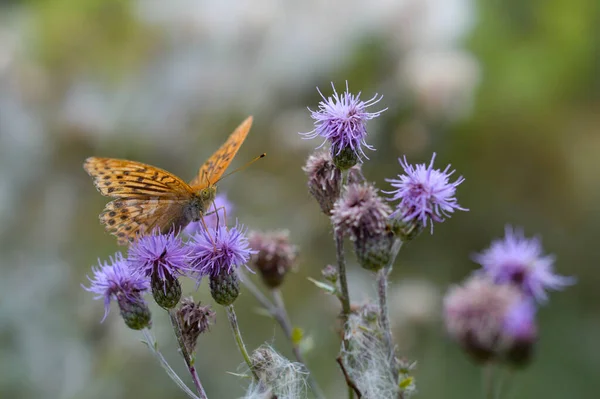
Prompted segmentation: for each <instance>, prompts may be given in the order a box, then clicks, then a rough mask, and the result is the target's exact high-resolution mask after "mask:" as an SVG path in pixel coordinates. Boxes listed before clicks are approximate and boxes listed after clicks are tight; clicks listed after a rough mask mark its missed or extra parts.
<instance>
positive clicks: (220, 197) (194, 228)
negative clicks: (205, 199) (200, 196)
mask: <svg viewBox="0 0 600 399" xmlns="http://www.w3.org/2000/svg"><path fill="white" fill-rule="evenodd" d="M215 205H216V208H215ZM219 208H225V210H224V211H223V209H219ZM216 209H219V210H218V212H215V210H216ZM211 212H214V213H211ZM232 212H233V204H232V203H231V201H229V199H228V198H227V195H225V194H217V197H216V198H215V202H214V203H213V204H212V205H211V207H210V208H209V210H208V212H206V213H211V214H210V215H204V216H203V217H204V222H205V223H206V226H207V227H212V228H215V227H217V221H219V222H220V223H219V224H224V221H225V214H227V216H228V217H230V216H231V215H232ZM200 230H204V225H203V224H202V220H198V221H196V222H191V223H190V224H188V225H187V226H186V227H185V229H183V232H184V233H185V234H187V235H189V236H191V235H193V234H195V233H197V232H199V231H200Z"/></svg>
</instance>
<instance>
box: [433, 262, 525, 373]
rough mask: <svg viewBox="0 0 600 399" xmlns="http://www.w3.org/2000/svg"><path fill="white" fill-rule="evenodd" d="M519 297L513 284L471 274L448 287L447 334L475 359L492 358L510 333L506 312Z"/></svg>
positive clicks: (485, 359)
mask: <svg viewBox="0 0 600 399" xmlns="http://www.w3.org/2000/svg"><path fill="white" fill-rule="evenodd" d="M522 300H523V296H522V295H521V292H520V291H519V290H518V289H517V288H516V287H514V286H512V285H508V284H503V285H498V284H495V283H494V282H492V281H491V280H490V279H488V278H487V277H486V276H483V275H480V274H477V275H474V276H472V277H470V278H469V279H468V280H467V281H466V282H465V283H464V284H463V285H462V286H454V287H451V288H450V290H449V291H448V293H447V294H446V296H445V297H444V320H445V323H446V329H447V331H448V334H449V335H450V337H452V338H453V339H454V340H455V341H456V342H458V343H459V344H460V345H461V346H462V347H463V349H465V351H467V352H468V353H469V354H470V355H471V356H472V357H473V358H474V359H475V360H479V361H487V360H490V359H493V358H496V357H497V356H498V355H499V352H501V350H502V349H503V342H506V341H507V335H508V334H510V333H511V331H507V330H506V329H505V323H506V319H507V316H508V314H509V312H510V311H511V309H513V306H515V305H516V304H518V303H520V302H521V301H522ZM507 333H508V334H507Z"/></svg>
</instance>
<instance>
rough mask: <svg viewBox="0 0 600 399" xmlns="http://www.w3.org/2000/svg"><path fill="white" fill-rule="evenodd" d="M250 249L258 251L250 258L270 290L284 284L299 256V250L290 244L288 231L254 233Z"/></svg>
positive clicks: (251, 234) (250, 238) (250, 237)
mask: <svg viewBox="0 0 600 399" xmlns="http://www.w3.org/2000/svg"><path fill="white" fill-rule="evenodd" d="M248 240H249V244H250V247H251V248H252V249H253V250H255V251H256V253H254V254H253V255H252V257H251V258H250V262H251V264H252V265H253V266H254V269H257V270H258V271H259V272H260V275H261V276H262V279H263V281H264V283H265V284H266V285H267V286H268V287H270V288H277V287H278V286H280V285H281V283H283V279H284V277H285V275H286V274H287V273H288V272H289V271H290V270H291V269H292V267H293V266H294V264H295V263H296V257H297V256H298V248H297V247H296V246H295V245H292V244H291V243H290V232H289V231H287V230H282V231H274V232H268V233H260V232H257V231H253V232H252V233H250V236H249V239H248Z"/></svg>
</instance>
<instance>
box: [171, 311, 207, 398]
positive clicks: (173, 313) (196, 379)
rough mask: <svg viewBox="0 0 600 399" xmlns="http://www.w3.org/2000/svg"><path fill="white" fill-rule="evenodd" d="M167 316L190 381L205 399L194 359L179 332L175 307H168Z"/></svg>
mask: <svg viewBox="0 0 600 399" xmlns="http://www.w3.org/2000/svg"><path fill="white" fill-rule="evenodd" d="M168 312H169V318H170V319H171V325H172V326H173V331H175V336H176V337H177V343H178V344H179V350H180V352H181V355H182V356H183V360H185V365H186V366H187V368H188V371H189V372H190V375H191V376H192V381H193V382H194V386H195V387H196V390H197V391H198V395H200V398H201V399H206V398H207V397H206V392H205V391H204V387H203V386H202V383H201V382H200V377H198V372H196V367H195V366H194V361H193V359H192V357H191V355H190V354H189V353H188V351H187V349H186V347H185V343H184V340H183V333H182V332H181V325H180V324H179V317H178V316H177V311H176V310H175V309H169V310H168Z"/></svg>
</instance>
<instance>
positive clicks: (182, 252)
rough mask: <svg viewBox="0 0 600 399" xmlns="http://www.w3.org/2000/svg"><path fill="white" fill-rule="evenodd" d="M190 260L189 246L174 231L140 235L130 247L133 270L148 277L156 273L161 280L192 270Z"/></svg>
mask: <svg viewBox="0 0 600 399" xmlns="http://www.w3.org/2000/svg"><path fill="white" fill-rule="evenodd" d="M189 261H190V254H189V248H188V247H187V246H183V243H182V241H181V239H180V238H179V237H177V236H176V235H175V233H174V232H173V231H171V232H170V233H167V234H160V233H159V232H158V230H155V231H154V232H153V233H152V234H150V235H146V236H142V237H140V238H139V239H138V240H137V242H135V243H132V244H131V246H130V247H129V263H130V265H131V268H132V270H133V271H134V272H135V273H137V274H140V275H143V276H146V277H150V276H153V275H155V276H156V277H158V279H159V280H161V281H164V280H166V279H167V277H169V278H172V277H177V276H179V275H182V274H184V272H185V271H188V270H190V266H189Z"/></svg>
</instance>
